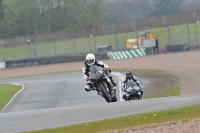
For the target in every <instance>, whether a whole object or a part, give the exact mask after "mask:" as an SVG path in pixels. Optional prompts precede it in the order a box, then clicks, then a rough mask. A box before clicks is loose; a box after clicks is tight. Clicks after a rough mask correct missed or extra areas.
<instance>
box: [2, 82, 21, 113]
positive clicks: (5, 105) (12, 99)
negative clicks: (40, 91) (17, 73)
mask: <svg viewBox="0 0 200 133" xmlns="http://www.w3.org/2000/svg"><path fill="white" fill-rule="evenodd" d="M12 84H13V85H21V86H22V88H21V90H20V91H18V92H17V93H16V94H15V95H14V96H13V97H12V99H11V100H10V101H9V102H8V103H7V104H6V105H5V106H4V108H3V109H2V110H1V113H3V111H4V110H5V108H6V107H7V106H8V105H9V104H10V103H11V102H12V101H13V100H14V98H15V97H16V96H17V95H18V94H19V93H20V92H21V91H23V90H24V85H23V84H16V83H12Z"/></svg>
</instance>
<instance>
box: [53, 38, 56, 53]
mask: <svg viewBox="0 0 200 133" xmlns="http://www.w3.org/2000/svg"><path fill="white" fill-rule="evenodd" d="M53 44H54V55H55V56H56V41H55V40H54V41H53Z"/></svg>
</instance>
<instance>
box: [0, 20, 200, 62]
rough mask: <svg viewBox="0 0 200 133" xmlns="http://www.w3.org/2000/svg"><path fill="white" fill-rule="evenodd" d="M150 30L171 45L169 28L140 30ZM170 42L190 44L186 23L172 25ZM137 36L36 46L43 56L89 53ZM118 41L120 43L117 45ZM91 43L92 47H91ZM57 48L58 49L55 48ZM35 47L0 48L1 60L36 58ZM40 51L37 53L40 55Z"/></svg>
mask: <svg viewBox="0 0 200 133" xmlns="http://www.w3.org/2000/svg"><path fill="white" fill-rule="evenodd" d="M144 31H145V32H146V31H148V32H150V33H152V34H153V36H154V38H157V39H158V40H159V47H165V46H166V45H169V41H168V32H167V28H166V27H163V28H156V29H148V30H143V31H138V33H139V32H144ZM170 33H171V34H170V37H171V39H170V42H171V44H172V45H173V44H188V42H189V39H188V31H187V28H186V25H178V26H171V27H170ZM196 33H197V37H198V36H199V35H200V25H199V24H196ZM189 35H190V36H189V38H190V43H191V44H194V43H196V36H195V25H194V24H189ZM131 38H136V36H135V32H134V31H133V32H126V33H119V34H117V38H116V35H115V34H112V35H104V36H96V37H95V38H94V37H92V38H89V37H88V38H77V39H75V40H68V41H60V42H59V41H57V42H55V46H54V42H49V43H42V42H39V43H37V44H36V48H37V50H38V51H39V53H40V54H41V55H42V56H54V55H65V54H75V53H88V52H95V45H96V48H97V47H98V46H100V45H111V46H112V48H113V50H125V49H126V46H125V44H126V40H127V39H131ZM116 42H117V43H118V45H116ZM197 42H200V40H199V38H197ZM90 44H91V49H90ZM54 47H55V48H56V50H55V49H54ZM32 48H33V44H31V43H30V44H29V45H27V46H19V47H13V48H7V49H0V60H15V59H23V58H29V57H30V58H34V57H35V53H34V50H32V51H31V52H30V53H29V52H28V51H29V50H30V49H32ZM39 53H37V51H36V54H37V56H39Z"/></svg>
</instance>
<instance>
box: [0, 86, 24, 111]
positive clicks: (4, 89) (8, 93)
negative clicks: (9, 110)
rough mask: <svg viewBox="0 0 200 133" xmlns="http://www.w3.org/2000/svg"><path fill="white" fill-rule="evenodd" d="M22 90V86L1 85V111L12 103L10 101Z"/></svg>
mask: <svg viewBox="0 0 200 133" xmlns="http://www.w3.org/2000/svg"><path fill="white" fill-rule="evenodd" d="M20 89H21V86H18V85H11V84H1V85H0V110H2V109H3V107H4V106H5V105H6V104H7V103H8V102H9V101H10V99H11V98H12V97H13V96H14V95H15V93H17V92H18V91H19V90H20Z"/></svg>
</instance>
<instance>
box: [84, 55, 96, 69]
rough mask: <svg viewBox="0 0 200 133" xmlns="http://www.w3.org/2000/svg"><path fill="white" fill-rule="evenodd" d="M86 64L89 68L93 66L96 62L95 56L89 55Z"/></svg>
mask: <svg viewBox="0 0 200 133" xmlns="http://www.w3.org/2000/svg"><path fill="white" fill-rule="evenodd" d="M86 62H87V64H88V65H89V66H91V65H93V64H94V62H95V56H94V54H87V56H86Z"/></svg>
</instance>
